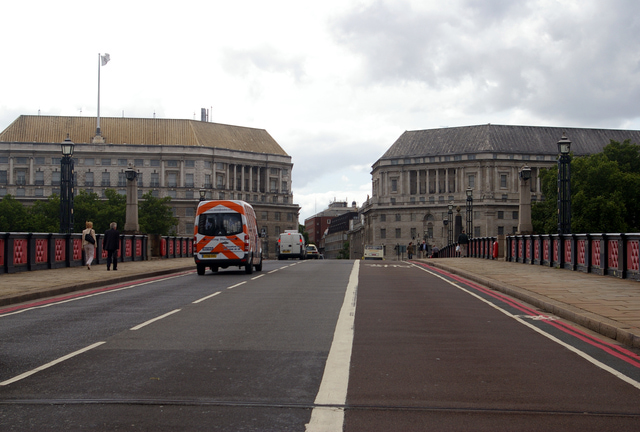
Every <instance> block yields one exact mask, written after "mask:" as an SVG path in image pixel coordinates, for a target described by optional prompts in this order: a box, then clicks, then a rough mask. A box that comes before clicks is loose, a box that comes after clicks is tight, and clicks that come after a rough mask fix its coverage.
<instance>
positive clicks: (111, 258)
mask: <svg viewBox="0 0 640 432" xmlns="http://www.w3.org/2000/svg"><path fill="white" fill-rule="evenodd" d="M109 226H110V228H109V229H108V230H106V231H105V233H104V238H103V240H102V249H104V250H106V251H107V270H111V263H112V262H113V269H114V270H118V250H120V233H119V232H118V230H117V229H116V228H118V224H117V223H115V222H111V225H109Z"/></svg>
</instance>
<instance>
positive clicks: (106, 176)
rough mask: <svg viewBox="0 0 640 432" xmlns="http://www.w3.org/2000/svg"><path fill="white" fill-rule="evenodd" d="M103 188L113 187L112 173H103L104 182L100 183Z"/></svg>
mask: <svg viewBox="0 0 640 432" xmlns="http://www.w3.org/2000/svg"><path fill="white" fill-rule="evenodd" d="M100 185H101V186H111V173H109V172H103V173H102V181H101V182H100Z"/></svg>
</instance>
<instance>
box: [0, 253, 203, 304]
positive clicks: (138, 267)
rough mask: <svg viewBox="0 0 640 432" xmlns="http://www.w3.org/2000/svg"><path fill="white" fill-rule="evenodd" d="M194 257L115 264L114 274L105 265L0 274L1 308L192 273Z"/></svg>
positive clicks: (194, 267) (194, 268)
mask: <svg viewBox="0 0 640 432" xmlns="http://www.w3.org/2000/svg"><path fill="white" fill-rule="evenodd" d="M195 270H196V266H195V263H194V261H193V258H169V259H152V260H148V261H127V262H120V263H118V270H117V271H113V270H111V271H107V265H106V264H94V265H92V266H91V270H88V269H87V267H86V266H82V267H64V268H59V269H51V270H35V271H25V272H19V273H11V274H6V273H3V274H0V306H6V305H9V304H15V303H21V302H25V301H31V300H36V299H40V298H44V297H50V296H54V295H59V294H65V293H68V292H72V291H81V290H84V289H90V288H96V287H101V286H105V285H111V284H117V283H122V282H127V281H131V280H135V279H142V278H147V277H154V276H161V275H165V274H170V273H179V272H183V271H195Z"/></svg>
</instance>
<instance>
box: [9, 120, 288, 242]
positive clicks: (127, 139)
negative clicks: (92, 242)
mask: <svg viewBox="0 0 640 432" xmlns="http://www.w3.org/2000/svg"><path fill="white" fill-rule="evenodd" d="M100 120H101V136H95V135H96V118H95V117H62V116H20V117H19V118H18V119H16V120H15V121H14V122H13V123H12V124H11V125H10V126H9V127H7V128H6V129H5V130H4V131H3V132H1V133H0V198H1V197H2V196H4V195H7V194H11V195H12V196H14V197H16V198H17V199H18V200H20V201H22V202H24V203H25V204H31V203H32V202H33V201H34V200H38V199H46V198H47V197H48V196H50V195H51V194H53V193H59V192H60V158H61V148H60V143H61V142H62V141H63V140H64V139H65V138H66V137H67V134H68V135H69V138H70V139H71V141H73V142H74V144H75V150H74V154H73V159H74V164H75V190H76V191H77V190H86V191H87V192H95V193H97V194H98V195H99V196H104V192H105V190H106V189H107V188H112V189H115V190H117V191H118V192H119V193H121V194H125V193H126V178H125V174H124V171H125V169H126V168H127V167H128V165H129V164H132V165H133V167H134V169H135V170H137V171H138V172H139V174H138V196H139V197H141V196H142V195H143V194H145V193H147V192H149V191H150V192H151V193H152V194H153V196H156V197H165V196H169V197H171V206H172V207H173V211H174V215H175V216H176V217H177V218H178V220H179V222H178V225H177V226H176V232H177V234H178V235H192V234H193V222H194V215H195V208H196V206H197V204H198V200H199V197H200V195H199V191H200V189H204V190H205V191H206V198H207V199H239V200H244V201H247V202H249V203H250V204H251V205H253V206H254V208H255V210H256V216H257V218H258V223H259V228H260V229H263V230H264V231H265V233H266V234H267V235H268V239H269V240H268V243H267V244H266V246H267V247H266V249H267V250H266V252H267V253H269V252H270V253H274V251H275V243H276V241H277V236H278V234H279V233H280V232H283V231H284V230H285V229H297V228H298V214H299V211H300V207H299V206H298V205H297V204H294V203H293V194H292V192H291V183H292V168H293V163H292V162H291V157H290V156H289V155H288V154H287V153H286V152H285V151H284V150H283V149H282V147H280V145H279V144H278V143H277V142H276V141H275V140H274V139H273V138H272V137H271V135H269V133H268V132H267V131H266V130H264V129H254V128H248V127H240V126H230V125H223V124H218V123H209V122H204V121H195V120H174V119H135V118H101V119H100ZM96 138H99V139H96ZM76 193H77V192H76ZM76 225H77V226H80V225H78V221H76ZM99 229H101V228H99ZM105 229H106V228H105Z"/></svg>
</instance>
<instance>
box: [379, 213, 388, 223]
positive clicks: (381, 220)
mask: <svg viewBox="0 0 640 432" xmlns="http://www.w3.org/2000/svg"><path fill="white" fill-rule="evenodd" d="M386 221H387V215H386V214H381V215H380V222H386Z"/></svg>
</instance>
